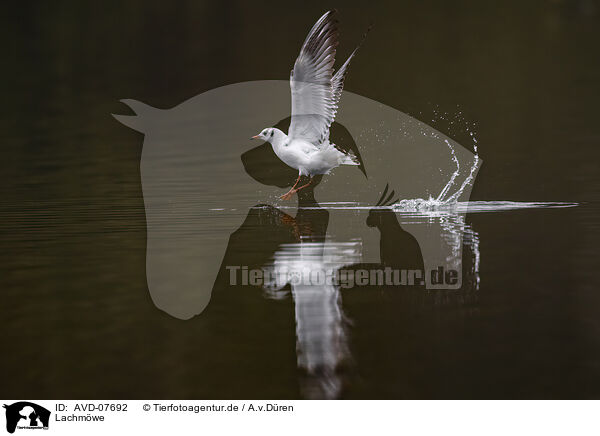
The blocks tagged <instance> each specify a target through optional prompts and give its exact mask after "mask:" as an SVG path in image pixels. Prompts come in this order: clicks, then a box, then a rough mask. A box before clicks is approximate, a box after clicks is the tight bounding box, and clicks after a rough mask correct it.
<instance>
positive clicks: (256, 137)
mask: <svg viewBox="0 0 600 436" xmlns="http://www.w3.org/2000/svg"><path fill="white" fill-rule="evenodd" d="M250 139H258V135H254V136H253V137H252V138H250Z"/></svg>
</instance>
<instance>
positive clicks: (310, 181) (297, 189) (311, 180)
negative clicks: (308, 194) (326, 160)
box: [294, 177, 313, 193]
mask: <svg viewBox="0 0 600 436" xmlns="http://www.w3.org/2000/svg"><path fill="white" fill-rule="evenodd" d="M312 182H313V179H312V177H311V178H310V180H309V181H308V183H307V184H306V185H302V186H300V187H299V188H296V190H294V193H296V192H298V191H299V190H301V189H304V188H306V187H307V186H310V184H311V183H312Z"/></svg>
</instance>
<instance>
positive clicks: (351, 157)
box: [341, 152, 360, 165]
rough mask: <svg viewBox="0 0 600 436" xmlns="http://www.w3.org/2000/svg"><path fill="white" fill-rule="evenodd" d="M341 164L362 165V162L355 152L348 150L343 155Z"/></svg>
mask: <svg viewBox="0 0 600 436" xmlns="http://www.w3.org/2000/svg"><path fill="white" fill-rule="evenodd" d="M341 165H360V162H359V160H358V158H357V157H356V155H355V154H354V153H352V152H348V153H346V154H344V155H343V157H342V162H341Z"/></svg>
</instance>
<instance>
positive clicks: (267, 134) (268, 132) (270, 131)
mask: <svg viewBox="0 0 600 436" xmlns="http://www.w3.org/2000/svg"><path fill="white" fill-rule="evenodd" d="M274 134H275V129H274V128H273V127H268V128H266V129H263V131H262V132H260V133H259V134H258V135H255V136H253V137H252V138H250V139H262V140H263V141H267V142H271V140H272V139H273V135H274Z"/></svg>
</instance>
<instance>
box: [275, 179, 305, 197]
mask: <svg viewBox="0 0 600 436" xmlns="http://www.w3.org/2000/svg"><path fill="white" fill-rule="evenodd" d="M300 177H302V176H301V175H300V174H298V178H297V179H296V183H294V186H292V187H291V188H290V190H289V191H288V192H286V193H285V194H283V195H282V196H281V197H279V198H281V199H282V200H287V199H289V198H290V197H291V196H292V195H294V194H295V193H296V191H295V190H294V188H296V186H297V185H298V182H299V181H300Z"/></svg>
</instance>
